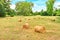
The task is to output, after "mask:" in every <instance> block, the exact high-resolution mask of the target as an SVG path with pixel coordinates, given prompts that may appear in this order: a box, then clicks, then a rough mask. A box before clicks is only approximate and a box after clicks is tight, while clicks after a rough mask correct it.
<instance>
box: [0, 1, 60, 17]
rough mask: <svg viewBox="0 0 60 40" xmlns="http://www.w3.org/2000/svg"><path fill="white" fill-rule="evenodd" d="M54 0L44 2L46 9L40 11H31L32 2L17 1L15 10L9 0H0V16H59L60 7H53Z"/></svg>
mask: <svg viewBox="0 0 60 40" xmlns="http://www.w3.org/2000/svg"><path fill="white" fill-rule="evenodd" d="M55 1H56V0H48V1H47V2H46V8H47V10H46V11H43V10H41V11H40V12H33V11H32V7H33V6H34V4H33V3H32V2H27V1H23V2H17V3H16V4H15V5H16V8H15V10H13V9H11V8H10V5H11V0H0V17H5V16H11V17H13V16H34V15H41V16H60V9H57V8H55V10H54V3H55Z"/></svg>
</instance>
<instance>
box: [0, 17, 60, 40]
mask: <svg viewBox="0 0 60 40" xmlns="http://www.w3.org/2000/svg"><path fill="white" fill-rule="evenodd" d="M20 19H21V20H22V22H18V21H19V20H20ZM28 19H30V20H28ZM54 19H56V17H54V16H15V17H6V18H0V40H60V23H57V22H56V21H54ZM26 22H28V23H29V24H30V27H29V29H23V28H22V25H23V24H24V23H26ZM36 25H42V26H45V28H46V30H50V31H48V32H46V33H37V32H35V31H34V27H35V26H36Z"/></svg>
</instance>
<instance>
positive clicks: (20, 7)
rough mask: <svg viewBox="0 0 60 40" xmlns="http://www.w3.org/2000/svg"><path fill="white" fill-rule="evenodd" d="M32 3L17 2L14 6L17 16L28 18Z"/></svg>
mask: <svg viewBox="0 0 60 40" xmlns="http://www.w3.org/2000/svg"><path fill="white" fill-rule="evenodd" d="M32 6H33V3H30V2H18V3H17V4H16V11H17V13H18V15H24V16H28V15H31V14H32Z"/></svg>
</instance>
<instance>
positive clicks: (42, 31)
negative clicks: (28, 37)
mask: <svg viewBox="0 0 60 40" xmlns="http://www.w3.org/2000/svg"><path fill="white" fill-rule="evenodd" d="M34 30H35V32H38V33H45V32H46V29H45V27H44V26H35V28H34Z"/></svg>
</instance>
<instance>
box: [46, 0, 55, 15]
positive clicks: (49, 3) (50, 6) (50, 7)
mask: <svg viewBox="0 0 60 40" xmlns="http://www.w3.org/2000/svg"><path fill="white" fill-rule="evenodd" d="M54 3H55V0H48V1H47V2H46V7H47V13H48V14H49V16H52V15H53V6H54Z"/></svg>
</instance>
